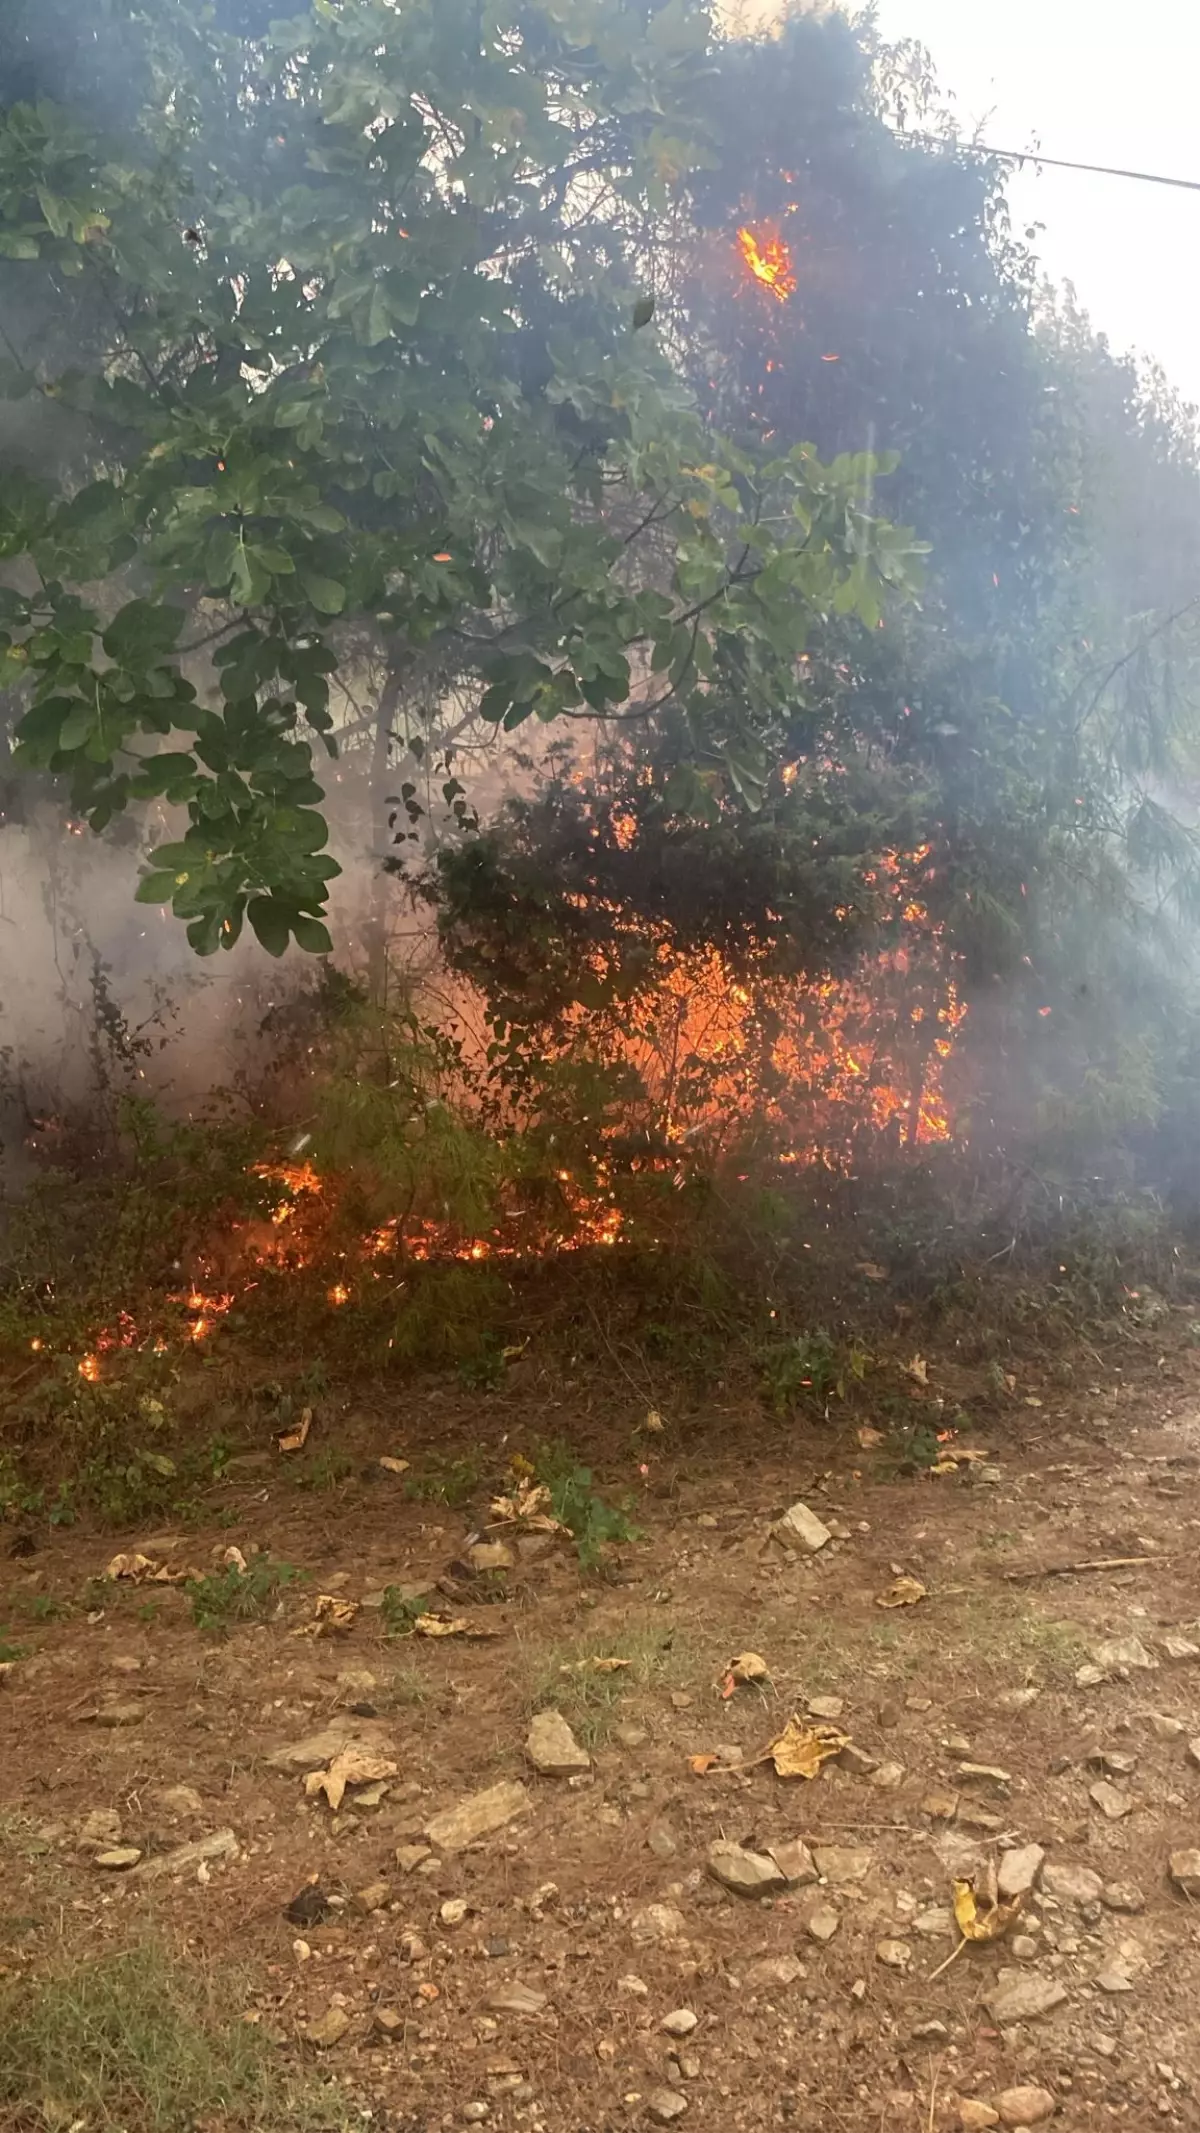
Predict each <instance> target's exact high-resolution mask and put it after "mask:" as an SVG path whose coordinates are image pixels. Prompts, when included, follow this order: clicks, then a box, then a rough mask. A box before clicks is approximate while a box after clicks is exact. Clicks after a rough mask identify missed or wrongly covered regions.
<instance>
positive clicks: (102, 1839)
mask: <svg viewBox="0 0 1200 2133" xmlns="http://www.w3.org/2000/svg"><path fill="white" fill-rule="evenodd" d="M120 1841H121V1817H120V1815H119V1814H118V1813H117V1811H116V1808H115V1807H95V1808H93V1810H92V1812H91V1814H90V1815H85V1816H84V1819H83V1821H82V1822H81V1823H80V1826H79V1839H78V1842H79V1849H80V1851H95V1850H97V1849H99V1848H100V1847H103V1848H104V1849H106V1850H107V1849H108V1848H109V1847H111V1846H112V1845H114V1844H119V1843H120Z"/></svg>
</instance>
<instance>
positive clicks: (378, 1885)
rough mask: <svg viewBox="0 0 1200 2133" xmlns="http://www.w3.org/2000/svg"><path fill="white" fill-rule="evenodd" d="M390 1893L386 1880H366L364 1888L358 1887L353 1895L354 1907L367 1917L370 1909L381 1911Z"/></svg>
mask: <svg viewBox="0 0 1200 2133" xmlns="http://www.w3.org/2000/svg"><path fill="white" fill-rule="evenodd" d="M390 1893H391V1891H390V1890H389V1888H388V1885H387V1882H386V1881H371V1882H368V1884H367V1886H366V1888H365V1889H359V1890H358V1892H357V1894H356V1895H355V1898H354V1904H355V1908H356V1910H359V1911H362V1912H364V1913H365V1914H366V1916H367V1917H369V1916H370V1914H371V1912H372V1911H382V1909H383V1907H384V1904H385V1903H386V1902H387V1900H388V1897H389V1895H390Z"/></svg>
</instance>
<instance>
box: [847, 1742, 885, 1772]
mask: <svg viewBox="0 0 1200 2133" xmlns="http://www.w3.org/2000/svg"><path fill="white" fill-rule="evenodd" d="M837 1763H838V1768H839V1769H840V1770H848V1771H849V1772H850V1775H851V1777H860V1778H869V1777H870V1776H871V1775H872V1774H873V1772H875V1771H876V1770H878V1768H879V1758H878V1756H875V1755H868V1754H867V1751H866V1749H865V1748H860V1747H858V1745H857V1744H856V1742H854V1741H852V1740H848V1741H847V1742H846V1745H845V1747H844V1748H843V1749H842V1750H841V1753H840V1754H839V1755H838V1757H837Z"/></svg>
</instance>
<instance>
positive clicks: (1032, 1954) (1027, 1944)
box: [1008, 1933, 1041, 1963]
mask: <svg viewBox="0 0 1200 2133" xmlns="http://www.w3.org/2000/svg"><path fill="white" fill-rule="evenodd" d="M1008 1945H1009V1948H1010V1950H1011V1952H1012V1958H1013V1961H1014V1962H1016V1963H1036V1961H1037V1959H1038V1956H1039V1955H1040V1954H1041V1949H1040V1948H1039V1947H1038V1944H1037V1942H1036V1941H1035V1940H1034V1938H1033V1936H1032V1934H1030V1933H1014V1935H1013V1937H1012V1939H1011V1940H1010V1941H1009V1944H1008Z"/></svg>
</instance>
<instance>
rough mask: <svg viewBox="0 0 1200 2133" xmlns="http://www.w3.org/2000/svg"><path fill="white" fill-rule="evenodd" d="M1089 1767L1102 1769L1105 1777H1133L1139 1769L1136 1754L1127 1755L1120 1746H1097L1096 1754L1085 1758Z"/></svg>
mask: <svg viewBox="0 0 1200 2133" xmlns="http://www.w3.org/2000/svg"><path fill="white" fill-rule="evenodd" d="M1085 1760H1086V1762H1087V1764H1088V1767H1089V1769H1092V1770H1100V1771H1102V1772H1103V1773H1104V1776H1105V1777H1110V1778H1127V1777H1132V1776H1133V1773H1134V1771H1135V1770H1136V1769H1137V1757H1136V1755H1125V1754H1123V1753H1122V1751H1121V1750H1120V1749H1118V1748H1097V1750H1096V1752H1095V1754H1094V1755H1089V1756H1087V1757H1086V1758H1085Z"/></svg>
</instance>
